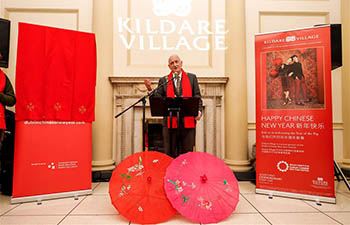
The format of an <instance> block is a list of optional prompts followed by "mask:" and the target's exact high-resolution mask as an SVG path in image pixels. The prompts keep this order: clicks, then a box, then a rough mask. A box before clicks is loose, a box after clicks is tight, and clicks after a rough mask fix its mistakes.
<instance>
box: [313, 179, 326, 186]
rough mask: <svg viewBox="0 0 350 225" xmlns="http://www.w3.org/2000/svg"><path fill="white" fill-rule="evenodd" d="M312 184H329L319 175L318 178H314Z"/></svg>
mask: <svg viewBox="0 0 350 225" xmlns="http://www.w3.org/2000/svg"><path fill="white" fill-rule="evenodd" d="M312 184H313V185H316V186H323V187H326V186H328V181H325V180H324V179H323V177H317V179H316V180H312Z"/></svg>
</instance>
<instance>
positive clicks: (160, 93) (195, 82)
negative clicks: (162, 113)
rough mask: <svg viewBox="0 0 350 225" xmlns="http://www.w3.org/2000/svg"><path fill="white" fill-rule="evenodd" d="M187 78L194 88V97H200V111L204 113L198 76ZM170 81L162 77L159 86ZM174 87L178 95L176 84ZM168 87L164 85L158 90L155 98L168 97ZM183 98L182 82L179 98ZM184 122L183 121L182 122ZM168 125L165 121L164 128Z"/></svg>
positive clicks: (191, 74) (192, 75) (166, 77)
mask: <svg viewBox="0 0 350 225" xmlns="http://www.w3.org/2000/svg"><path fill="white" fill-rule="evenodd" d="M187 76H188V79H189V81H190V84H191V88H192V97H199V98H200V99H199V111H202V109H203V102H202V99H201V92H200V89H199V85H198V80H197V76H196V75H195V74H193V73H187ZM167 81H168V75H166V76H164V77H162V78H160V79H159V82H158V86H160V85H161V84H163V83H166V82H167ZM172 83H173V85H174V92H175V94H176V91H175V84H174V82H172ZM167 87H168V84H166V85H164V86H163V87H161V88H160V90H158V91H157V92H156V93H155V96H162V97H167ZM181 96H182V82H181V86H180V95H179V97H181ZM181 122H183V121H181ZM165 124H166V121H164V126H166V125H165Z"/></svg>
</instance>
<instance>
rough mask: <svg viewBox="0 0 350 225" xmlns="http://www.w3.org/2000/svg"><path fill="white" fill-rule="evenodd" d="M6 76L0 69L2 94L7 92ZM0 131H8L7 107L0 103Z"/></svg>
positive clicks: (0, 89) (0, 90)
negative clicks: (6, 120)
mask: <svg viewBox="0 0 350 225" xmlns="http://www.w3.org/2000/svg"><path fill="white" fill-rule="evenodd" d="M5 85H6V76H5V73H4V72H2V70H1V69H0V92H3V91H4V90H5ZM0 129H3V130H6V122H5V106H4V105H3V104H1V103H0Z"/></svg>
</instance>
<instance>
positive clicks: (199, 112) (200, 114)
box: [194, 111, 202, 120]
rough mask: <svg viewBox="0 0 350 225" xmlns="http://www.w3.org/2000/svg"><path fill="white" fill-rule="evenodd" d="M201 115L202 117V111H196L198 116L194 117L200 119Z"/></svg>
mask: <svg viewBox="0 0 350 225" xmlns="http://www.w3.org/2000/svg"><path fill="white" fill-rule="evenodd" d="M201 117H202V113H201V111H198V116H196V117H195V118H194V119H195V120H200V119H201Z"/></svg>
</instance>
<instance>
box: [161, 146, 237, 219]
mask: <svg viewBox="0 0 350 225" xmlns="http://www.w3.org/2000/svg"><path fill="white" fill-rule="evenodd" d="M164 181H165V183H164V185H165V191H166V193H167V196H168V199H169V200H170V202H171V204H172V205H173V206H174V208H175V209H177V210H178V211H179V213H181V214H182V215H183V216H185V217H187V218H189V219H190V220H191V221H193V222H200V223H203V224H206V223H217V222H219V221H221V220H223V219H225V218H227V217H228V216H229V215H231V213H232V212H233V211H234V210H235V208H236V205H237V203H238V199H239V191H238V182H237V179H236V178H235V176H234V175H233V172H232V171H231V169H230V168H229V167H228V166H226V164H225V163H224V162H223V161H222V160H220V159H218V158H217V157H215V156H213V155H210V154H208V153H204V152H190V153H186V154H183V155H180V156H179V157H178V158H176V159H175V160H174V161H173V162H172V163H171V164H170V166H169V167H168V169H167V171H166V175H165V178H164Z"/></svg>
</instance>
